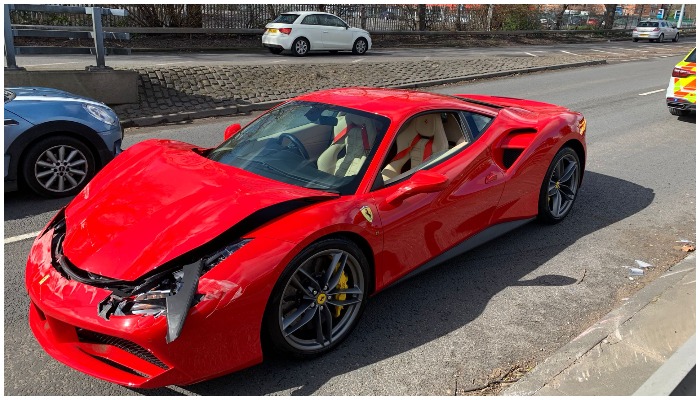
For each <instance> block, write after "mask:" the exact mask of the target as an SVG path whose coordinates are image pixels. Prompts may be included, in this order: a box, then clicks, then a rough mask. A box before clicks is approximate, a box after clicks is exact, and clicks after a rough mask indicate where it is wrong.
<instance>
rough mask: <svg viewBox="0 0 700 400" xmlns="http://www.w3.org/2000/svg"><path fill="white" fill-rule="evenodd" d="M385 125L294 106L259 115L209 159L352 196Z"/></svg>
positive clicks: (364, 116) (366, 117) (352, 114)
mask: <svg viewBox="0 0 700 400" xmlns="http://www.w3.org/2000/svg"><path fill="white" fill-rule="evenodd" d="M389 123H390V121H389V119H388V118H386V117H382V116H378V115H375V114H370V113H366V112H363V111H358V110H353V109H349V108H345V107H340V106H333V105H329V104H322V103H312V102H301V101H293V102H289V103H287V104H284V105H282V106H280V107H277V108H275V109H274V110H272V111H270V112H268V113H267V114H263V115H262V116H261V117H260V118H258V119H256V120H255V121H253V122H252V123H251V124H250V125H248V126H246V127H245V128H243V130H241V131H240V132H239V133H237V134H236V135H234V136H233V137H231V138H230V139H229V140H227V141H225V142H224V143H222V144H221V145H220V146H219V147H217V148H215V149H213V150H212V151H211V152H210V153H209V155H208V158H209V159H211V160H214V161H218V162H221V163H224V164H227V165H231V166H234V167H237V168H241V169H244V170H246V171H249V172H252V173H255V174H258V175H262V176H265V177H267V178H270V179H274V180H277V181H281V182H285V183H289V184H292V185H296V186H301V187H305V188H309V189H318V190H324V191H328V192H333V193H340V194H352V193H355V191H356V190H357V187H358V185H359V184H360V181H361V180H362V176H363V175H364V172H365V170H366V169H367V166H368V164H369V160H371V158H372V156H373V155H374V152H375V151H376V148H377V146H378V144H379V143H380V142H381V140H382V138H383V137H384V135H385V133H386V130H387V128H388V127H389Z"/></svg>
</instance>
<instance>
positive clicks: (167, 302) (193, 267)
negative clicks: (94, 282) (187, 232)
mask: <svg viewBox="0 0 700 400" xmlns="http://www.w3.org/2000/svg"><path fill="white" fill-rule="evenodd" d="M249 241H250V239H243V240H240V241H238V242H236V243H233V244H231V245H228V246H226V247H224V248H222V249H220V250H219V251H217V252H214V253H213V254H210V255H208V256H206V257H203V258H201V259H199V260H197V261H194V262H192V263H190V264H187V265H184V266H182V267H181V268H178V269H175V270H170V271H164V272H160V273H158V274H155V275H152V276H150V277H148V278H146V279H144V280H142V281H141V282H140V283H139V284H137V285H136V286H134V287H133V289H132V290H129V291H128V292H125V291H124V290H123V289H124V288H123V287H120V288H115V289H113V291H112V294H111V295H109V297H107V298H106V299H105V300H103V301H102V302H101V303H100V304H99V306H98V313H99V315H100V316H101V317H102V318H104V319H109V317H110V316H112V315H115V316H125V315H147V316H153V317H156V318H157V317H160V316H162V315H166V317H167V319H168V335H167V337H166V339H167V341H168V342H172V341H173V340H175V339H176V338H177V337H178V335H179V334H180V330H181V329H182V325H183V324H184V321H185V317H186V316H187V313H188V311H189V309H190V307H192V306H193V305H195V304H197V302H198V300H199V299H198V298H197V296H196V292H197V283H198V282H199V277H200V276H201V275H202V274H203V273H204V272H206V271H209V270H210V269H212V268H214V267H215V266H216V265H218V264H219V263H221V262H222V261H223V260H225V259H226V258H227V257H229V256H230V255H231V254H233V253H235V252H236V251H237V250H238V249H240V248H241V247H243V246H244V245H245V244H246V243H248V242H249Z"/></svg>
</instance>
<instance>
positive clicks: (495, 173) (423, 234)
mask: <svg viewBox="0 0 700 400" xmlns="http://www.w3.org/2000/svg"><path fill="white" fill-rule="evenodd" d="M428 114H430V113H428ZM440 114H441V118H443V117H444V116H445V115H447V119H448V121H446V122H445V127H446V133H447V131H448V130H450V131H451V132H452V133H454V132H455V130H456V129H458V130H459V132H458V133H459V134H460V135H463V139H464V140H463V141H461V142H460V143H454V142H453V143H450V146H449V148H448V150H447V151H446V152H445V153H444V154H443V155H441V156H438V157H437V159H434V160H433V161H432V162H431V161H430V159H428V161H427V162H426V163H424V164H423V165H419V166H418V167H417V168H414V169H413V170H412V171H411V170H409V171H407V172H406V173H404V174H402V175H403V177H402V176H401V175H399V176H398V177H397V178H399V179H395V180H389V181H387V182H386V183H385V185H384V187H382V188H380V189H378V190H376V191H375V192H374V201H375V204H376V205H377V208H378V213H379V217H380V219H381V223H382V227H383V233H384V251H383V252H382V253H381V256H380V257H379V259H378V261H377V263H378V265H381V266H382V269H381V276H377V279H378V280H380V281H381V282H382V283H383V284H386V283H389V282H392V281H394V280H396V279H398V278H400V277H401V276H404V275H405V274H407V273H409V272H411V271H412V270H414V269H415V268H417V267H419V266H421V265H424V264H426V262H428V261H430V260H432V259H435V258H436V257H438V256H439V255H440V254H442V253H444V252H445V251H447V250H450V249H452V248H457V246H459V245H460V244H461V243H462V242H464V241H465V240H466V239H467V238H469V237H470V236H472V235H474V234H475V233H477V232H479V231H480V230H482V229H484V228H486V227H487V226H488V224H489V222H490V220H491V216H492V215H493V212H494V210H495V209H496V206H497V204H498V202H499V199H500V197H501V194H502V192H503V184H504V179H503V170H502V169H501V168H500V167H499V166H498V165H496V164H495V163H494V162H493V157H492V155H491V150H490V147H489V146H488V145H487V144H486V143H484V142H483V141H481V142H479V141H476V142H475V141H474V138H475V137H476V136H478V132H474V134H472V132H471V130H470V128H469V126H468V124H467V123H466V121H465V119H464V117H463V115H462V113H461V112H459V111H447V112H444V111H443V112H440ZM425 115H426V114H421V115H419V116H417V117H415V118H421V117H423V116H425ZM443 119H444V118H443ZM450 119H451V120H452V121H456V124H455V123H454V122H453V123H452V124H451V125H452V127H449V125H450V123H449V120H450ZM410 123H411V120H409V121H407V122H406V123H405V124H404V125H403V126H404V127H405V126H407V124H410ZM402 129H403V127H402ZM401 134H402V133H401V130H399V133H398V134H397V136H400V135H401ZM448 135H449V134H448ZM452 137H453V138H456V136H455V135H453V136H452ZM397 152H398V149H397ZM388 157H391V151H390V154H389V156H388ZM441 178H444V180H445V183H444V187H443V188H440V189H439V190H428V191H426V192H424V193H417V194H415V195H412V196H410V197H407V198H405V199H403V200H402V201H400V202H396V201H391V200H392V197H395V196H396V194H397V193H399V192H400V191H402V190H403V188H405V187H406V186H410V185H412V184H414V183H415V181H417V180H423V181H424V182H425V181H428V182H429V181H430V180H431V179H432V180H434V181H435V182H437V181H439V180H440V179H441Z"/></svg>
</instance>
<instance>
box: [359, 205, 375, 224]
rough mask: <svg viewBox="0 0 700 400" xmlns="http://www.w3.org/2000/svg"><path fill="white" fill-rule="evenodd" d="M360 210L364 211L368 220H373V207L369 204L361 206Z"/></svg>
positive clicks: (363, 213)
mask: <svg viewBox="0 0 700 400" xmlns="http://www.w3.org/2000/svg"><path fill="white" fill-rule="evenodd" d="M360 212H361V213H362V215H363V216H364V217H365V219H366V220H367V221H369V222H372V220H373V219H374V216H372V209H371V208H369V207H367V206H363V207H362V208H360Z"/></svg>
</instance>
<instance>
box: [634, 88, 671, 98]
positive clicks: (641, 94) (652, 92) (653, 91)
mask: <svg viewBox="0 0 700 400" xmlns="http://www.w3.org/2000/svg"><path fill="white" fill-rule="evenodd" d="M664 90H666V89H659V90H652V91H651V92H646V93H640V94H639V95H640V96H646V95H648V94H654V93H659V92H663V91H664Z"/></svg>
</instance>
